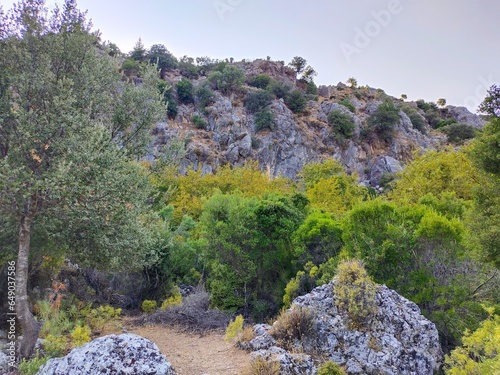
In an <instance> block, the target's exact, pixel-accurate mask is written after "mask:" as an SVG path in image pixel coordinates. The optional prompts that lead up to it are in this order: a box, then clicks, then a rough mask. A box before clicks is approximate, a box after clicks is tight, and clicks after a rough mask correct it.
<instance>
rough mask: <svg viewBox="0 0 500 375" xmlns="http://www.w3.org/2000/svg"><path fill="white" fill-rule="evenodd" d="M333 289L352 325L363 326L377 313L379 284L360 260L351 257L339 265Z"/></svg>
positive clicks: (354, 326)
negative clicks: (373, 279)
mask: <svg viewBox="0 0 500 375" xmlns="http://www.w3.org/2000/svg"><path fill="white" fill-rule="evenodd" d="M333 289H334V294H335V296H336V304H337V307H338V308H339V309H340V310H343V311H345V312H346V313H347V315H348V316H349V319H350V322H349V325H350V326H351V327H353V328H360V327H363V326H364V325H365V324H366V323H367V322H368V320H369V319H370V317H372V316H373V315H374V314H376V312H377V303H376V300H375V297H376V294H377V284H375V283H374V282H373V281H372V280H371V278H370V277H369V276H368V274H367V273H366V270H365V267H364V265H363V263H362V262H361V261H360V260H357V259H351V260H347V261H344V262H341V263H340V264H339V265H338V268H337V275H336V276H335V284H334V286H333Z"/></svg>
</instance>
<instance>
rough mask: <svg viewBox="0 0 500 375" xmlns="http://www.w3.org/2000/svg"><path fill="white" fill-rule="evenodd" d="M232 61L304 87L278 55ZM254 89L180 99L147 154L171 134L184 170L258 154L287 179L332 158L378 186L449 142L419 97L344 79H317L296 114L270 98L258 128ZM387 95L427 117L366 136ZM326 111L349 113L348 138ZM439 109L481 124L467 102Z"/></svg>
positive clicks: (212, 167)
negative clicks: (205, 101) (249, 95)
mask: <svg viewBox="0 0 500 375" xmlns="http://www.w3.org/2000/svg"><path fill="white" fill-rule="evenodd" d="M234 65H235V66H237V67H239V68H240V69H241V70H242V71H243V72H244V73H245V79H246V81H247V82H250V81H251V80H252V79H253V78H254V77H255V76H257V75H260V74H266V75H268V76H269V77H270V78H272V79H273V80H275V81H279V82H282V83H284V84H286V85H288V86H290V87H292V88H293V90H296V89H297V90H300V91H302V92H305V88H304V87H303V86H304V82H303V81H300V80H297V79H296V72H295V71H294V70H293V69H291V68H289V67H287V66H285V65H284V64H283V63H282V62H274V61H270V60H255V61H253V62H238V63H234ZM174 73H175V71H172V74H169V75H167V77H166V79H167V80H168V81H169V83H170V84H171V85H173V86H175V84H176V82H178V80H179V79H180V77H179V75H178V74H177V75H176V74H174ZM206 80H207V78H206V77H199V78H198V79H196V80H194V81H193V85H194V86H195V87H196V86H199V85H202V84H205V83H206ZM252 90H255V88H253V87H249V86H246V87H243V88H241V89H240V90H237V92H233V93H231V94H228V95H223V94H222V93H221V92H219V91H215V92H214V96H213V101H212V103H211V104H210V105H209V106H208V107H206V108H204V109H200V108H198V107H196V106H195V105H194V104H189V105H184V104H182V105H179V107H178V114H177V116H176V117H175V119H173V120H169V121H168V122H167V123H166V124H165V123H162V124H160V125H159V126H158V127H157V129H156V130H155V136H156V139H155V142H154V144H153V145H152V149H151V155H150V156H151V157H152V156H153V155H154V156H155V157H158V154H159V153H160V154H161V150H162V148H163V149H165V148H168V139H173V138H179V139H182V140H184V141H185V143H186V145H187V150H186V151H187V152H186V155H185V157H184V159H183V161H182V168H181V169H182V171H185V170H186V169H187V168H189V167H191V168H194V169H196V170H201V171H203V173H212V172H214V171H216V170H217V167H218V166H219V165H223V164H231V165H234V166H241V165H243V164H244V163H245V162H247V161H255V160H257V161H258V162H259V166H260V168H261V169H262V170H267V171H268V172H269V173H270V174H271V175H273V176H277V175H282V176H285V177H289V178H296V177H297V174H298V173H299V172H300V171H301V169H302V167H303V166H304V164H306V163H309V162H312V161H318V160H321V159H325V158H334V159H336V160H338V161H339V162H340V163H341V164H342V165H344V167H345V168H346V170H347V172H348V173H355V174H356V175H357V176H358V177H359V180H360V182H362V183H363V184H365V185H371V186H376V185H377V184H378V183H379V182H380V178H381V176H382V174H383V173H384V172H388V173H394V172H395V171H398V170H399V169H400V168H401V167H402V166H403V165H404V164H405V163H407V162H408V161H410V160H411V159H412V157H413V155H414V152H415V151H425V150H429V149H439V148H440V147H442V146H443V145H444V144H446V142H447V138H446V136H445V135H444V134H443V133H440V132H436V131H433V130H432V129H431V126H430V123H428V122H427V120H426V117H425V113H424V112H423V111H422V110H421V109H419V108H418V106H417V104H416V103H414V102H405V103H404V102H402V101H401V100H400V99H396V98H392V97H390V96H388V95H387V94H385V93H384V92H383V90H380V89H375V88H371V87H366V86H365V87H360V88H351V87H347V86H346V85H344V84H342V83H338V84H337V85H336V86H320V87H319V88H318V95H317V97H316V96H315V95H309V96H308V99H316V100H309V101H308V102H307V106H306V109H305V111H304V112H303V113H300V114H295V113H292V112H291V111H290V109H289V108H288V107H287V106H286V104H285V103H284V101H283V99H276V98H275V99H274V100H273V101H272V103H271V105H269V106H268V107H267V109H268V110H269V111H270V112H271V113H272V115H273V118H274V126H272V129H262V130H257V129H256V126H255V121H254V115H253V114H252V113H250V112H248V111H247V110H246V108H245V106H244V102H245V95H246V94H245V92H246V91H252ZM384 101H391V102H393V103H394V104H395V105H396V106H399V107H400V108H403V107H412V108H413V109H414V110H415V111H416V112H417V113H419V114H420V115H421V117H422V121H424V122H425V124H424V125H419V126H418V127H419V129H417V128H416V127H414V126H413V124H412V121H411V119H410V118H409V117H408V115H407V114H406V113H405V112H403V111H402V110H401V111H400V113H399V116H400V121H399V122H398V123H397V124H396V127H395V132H394V136H393V139H392V141H391V142H388V143H385V142H382V141H380V140H379V139H377V137H371V138H370V137H367V136H366V134H367V133H369V125H368V123H367V119H368V117H369V116H370V115H371V114H373V113H374V112H375V111H377V108H378V106H379V105H380V104H381V103H383V102H384ZM331 111H341V112H343V113H345V114H347V115H348V116H349V117H351V120H352V122H353V123H354V125H355V130H354V135H353V137H352V138H351V139H348V140H344V141H339V140H338V139H336V138H335V136H334V135H332V127H331V125H330V124H328V114H329V113H330V112H331ZM440 113H441V114H440V116H442V118H443V119H444V118H445V117H446V118H447V119H448V118H449V119H451V118H454V119H456V120H457V122H460V123H466V124H469V125H472V126H474V127H478V128H480V127H482V126H483V125H484V120H482V119H481V118H480V117H479V116H477V115H475V114H472V113H470V112H469V111H468V110H467V109H466V108H464V107H453V106H448V107H447V109H443V110H442V111H441V112H440ZM193 115H198V116H201V117H203V118H204V120H205V122H206V126H205V127H204V128H203V129H200V128H197V127H196V126H195V125H194V124H193V123H192V117H193ZM165 145H167V146H166V147H165ZM372 169H375V171H372Z"/></svg>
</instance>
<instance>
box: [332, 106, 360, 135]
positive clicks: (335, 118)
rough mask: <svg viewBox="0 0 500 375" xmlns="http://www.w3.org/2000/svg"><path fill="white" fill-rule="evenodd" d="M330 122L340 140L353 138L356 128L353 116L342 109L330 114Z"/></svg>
mask: <svg viewBox="0 0 500 375" xmlns="http://www.w3.org/2000/svg"><path fill="white" fill-rule="evenodd" d="M328 124H330V126H331V127H332V132H333V134H334V135H335V137H336V138H337V139H340V140H344V139H349V138H352V136H353V135H354V130H355V129H356V126H355V125H354V122H353V121H352V118H351V116H349V115H348V114H347V113H344V112H342V111H340V110H336V111H331V112H330V113H329V114H328Z"/></svg>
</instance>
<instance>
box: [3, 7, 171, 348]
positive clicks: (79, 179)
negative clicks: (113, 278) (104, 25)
mask: <svg viewBox="0 0 500 375" xmlns="http://www.w3.org/2000/svg"><path fill="white" fill-rule="evenodd" d="M44 5H45V1H44V0H21V1H19V2H18V3H17V4H15V5H14V7H13V9H12V10H11V11H10V12H9V13H8V14H1V15H0V18H1V19H0V25H1V26H2V27H0V217H2V220H1V221H2V228H1V229H0V232H1V233H0V237H2V238H6V236H4V234H5V233H8V234H9V235H10V237H9V236H8V238H10V241H7V242H2V243H1V244H0V247H1V253H2V254H5V253H8V254H10V256H11V259H12V258H14V257H15V253H17V263H16V282H17V285H16V305H15V306H16V312H17V318H18V320H19V324H20V327H21V330H22V332H23V340H22V341H21V343H20V347H19V355H20V357H28V356H29V355H30V354H31V353H32V351H33V347H34V344H35V342H36V339H37V337H38V332H39V325H38V323H37V322H36V320H35V319H34V317H33V315H32V313H31V311H30V305H29V301H28V293H27V283H28V269H29V259H30V255H32V254H33V251H34V250H35V248H36V250H37V251H39V252H41V253H42V254H45V255H50V254H51V251H53V250H54V248H57V249H58V250H63V251H65V252H66V254H68V256H71V259H72V260H74V261H77V262H79V263H80V264H81V265H98V266H99V267H111V268H118V267H120V266H121V265H123V264H128V265H132V264H137V265H139V264H140V262H142V261H143V260H144V256H143V254H144V250H147V248H148V241H149V239H151V236H149V233H148V231H147V228H146V226H145V225H144V220H142V219H143V218H144V217H145V216H144V215H145V214H144V213H145V202H146V199H145V198H146V194H147V180H146V178H145V176H144V175H143V174H142V173H141V170H140V168H139V166H138V164H137V163H136V162H135V160H137V159H138V158H140V157H141V155H143V153H144V151H145V145H146V144H147V141H148V135H149V134H150V131H151V125H152V124H153V123H154V122H155V121H158V120H159V119H160V116H161V115H162V114H163V113H164V109H165V108H164V105H163V104H162V103H161V100H160V97H159V94H158V91H157V89H156V85H157V76H158V73H157V72H156V68H153V69H146V71H145V72H144V74H143V77H144V78H143V83H142V85H141V86H134V85H133V84H127V83H124V82H122V81H121V77H120V75H119V74H118V70H119V67H118V66H117V64H116V62H115V61H114V60H113V59H112V58H111V57H110V56H109V55H108V54H106V53H105V52H103V51H101V50H98V49H97V46H98V45H99V43H98V36H97V34H92V33H91V32H90V26H89V24H88V23H87V22H86V20H85V14H84V13H82V12H80V11H79V10H78V9H77V7H76V2H75V0H66V1H65V4H64V6H63V9H62V10H60V9H58V8H56V9H55V11H54V12H53V13H52V15H51V16H50V17H47V16H46V11H45V9H44Z"/></svg>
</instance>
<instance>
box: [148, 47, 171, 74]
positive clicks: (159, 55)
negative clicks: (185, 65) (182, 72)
mask: <svg viewBox="0 0 500 375" xmlns="http://www.w3.org/2000/svg"><path fill="white" fill-rule="evenodd" d="M145 58H146V60H147V61H149V63H151V64H156V65H157V66H158V68H159V69H161V70H162V71H164V70H166V69H175V68H177V66H178V62H177V59H176V58H175V57H174V55H172V54H171V53H170V52H169V51H168V50H167V49H166V48H165V46H164V45H163V44H154V45H152V46H151V48H150V49H149V51H148V52H147V54H146V56H145Z"/></svg>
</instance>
